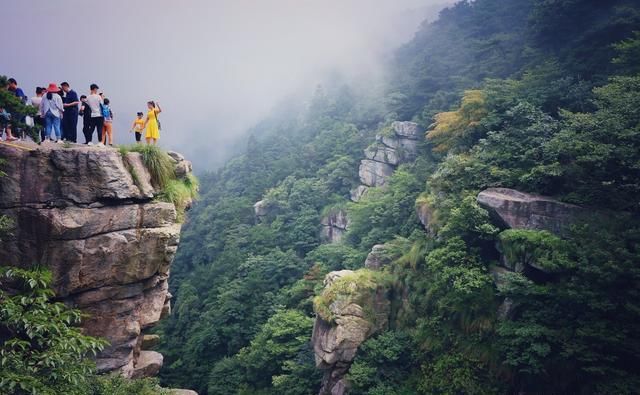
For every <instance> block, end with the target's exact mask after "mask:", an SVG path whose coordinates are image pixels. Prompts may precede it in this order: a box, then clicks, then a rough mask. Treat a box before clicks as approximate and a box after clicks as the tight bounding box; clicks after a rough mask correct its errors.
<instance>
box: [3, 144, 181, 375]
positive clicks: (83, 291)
mask: <svg viewBox="0 0 640 395" xmlns="http://www.w3.org/2000/svg"><path fill="white" fill-rule="evenodd" d="M24 148H25V149H18V148H13V147H9V146H6V145H0V157H2V158H4V159H5V160H6V164H5V165H4V167H3V170H4V171H5V172H6V173H7V175H6V176H5V177H0V214H3V215H7V216H8V217H10V218H12V219H13V221H14V223H15V225H16V226H15V229H14V230H13V231H12V236H11V237H10V238H7V239H6V240H3V245H2V248H1V249H0V262H2V263H1V264H4V265H11V266H19V267H28V266H31V265H42V266H46V267H48V268H49V269H50V270H51V272H52V274H53V287H54V291H55V293H56V296H58V297H59V298H61V299H62V300H64V301H65V302H67V303H69V304H70V305H72V306H75V307H77V308H79V309H81V310H82V311H83V312H84V313H87V314H88V315H89V317H88V318H87V319H85V320H84V321H83V323H82V325H83V327H84V330H85V332H86V333H87V334H89V335H92V336H98V337H103V338H106V339H107V340H108V341H109V342H110V345H109V346H108V347H107V348H106V349H105V350H104V351H103V352H101V353H100V354H99V355H98V356H97V359H96V363H97V367H98V371H100V372H107V371H114V370H120V371H121V372H122V373H123V374H124V375H125V376H131V375H133V374H136V375H138V374H142V373H144V372H148V371H149V369H150V368H144V369H143V370H140V369H138V370H137V371H136V369H137V368H136V366H142V365H141V363H140V362H139V361H138V360H139V357H138V356H139V355H141V354H140V345H141V344H142V336H143V331H144V330H145V329H146V328H149V327H150V326H152V325H153V324H155V323H156V322H157V321H158V320H159V319H160V317H161V316H162V314H163V311H165V310H166V306H167V304H168V299H169V297H170V295H169V293H168V277H169V268H170V265H171V262H172V261H173V257H174V255H175V253H176V249H177V246H178V241H179V236H180V224H178V223H177V220H176V209H175V207H174V206H173V204H171V203H160V202H154V201H153V200H152V198H153V195H154V193H155V191H154V190H153V187H152V186H151V183H150V179H151V177H150V175H149V172H148V171H147V169H146V168H145V167H144V165H143V163H142V160H141V158H140V156H139V154H136V153H128V154H126V156H125V157H124V158H123V157H122V156H121V155H120V153H119V152H118V151H117V150H114V149H111V148H97V147H86V146H74V147H73V148H63V147H62V146H58V145H55V146H36V145H29V144H26V143H25V144H24ZM28 149H32V150H31V151H29V150H28ZM132 169H133V171H132ZM132 173H135V176H132ZM144 355H146V356H149V354H144ZM157 359H158V358H157V357H155V360H156V362H157ZM136 372H137V373H136ZM141 372H142V373H141Z"/></svg>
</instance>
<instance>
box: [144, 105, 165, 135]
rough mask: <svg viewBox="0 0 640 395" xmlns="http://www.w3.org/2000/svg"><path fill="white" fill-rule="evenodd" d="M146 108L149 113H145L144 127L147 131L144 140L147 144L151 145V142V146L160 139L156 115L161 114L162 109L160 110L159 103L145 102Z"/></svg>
mask: <svg viewBox="0 0 640 395" xmlns="http://www.w3.org/2000/svg"><path fill="white" fill-rule="evenodd" d="M147 107H148V108H149V112H148V113H147V119H145V120H144V127H145V128H146V129H147V132H146V133H145V135H144V138H145V139H146V140H147V144H151V141H153V144H157V143H158V139H159V138H160V126H159V124H158V114H160V113H161V112H162V109H161V108H160V103H154V102H153V101H149V102H147Z"/></svg>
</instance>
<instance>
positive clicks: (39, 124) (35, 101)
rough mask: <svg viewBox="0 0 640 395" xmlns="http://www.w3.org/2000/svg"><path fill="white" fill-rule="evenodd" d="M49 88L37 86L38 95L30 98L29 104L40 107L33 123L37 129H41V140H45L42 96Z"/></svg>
mask: <svg viewBox="0 0 640 395" xmlns="http://www.w3.org/2000/svg"><path fill="white" fill-rule="evenodd" d="M46 91H47V90H46V89H45V88H41V87H37V88H36V95H35V96H33V97H32V98H30V99H29V101H28V102H27V104H28V105H30V106H33V107H35V108H37V109H38V113H37V114H36V115H35V116H34V117H33V123H34V125H35V127H36V129H39V131H40V142H41V143H42V142H43V141H44V137H45V136H44V116H43V114H42V113H41V112H40V104H41V103H42V96H44V94H45V92H46Z"/></svg>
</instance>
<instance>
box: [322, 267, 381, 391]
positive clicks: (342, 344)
mask: <svg viewBox="0 0 640 395" xmlns="http://www.w3.org/2000/svg"><path fill="white" fill-rule="evenodd" d="M352 274H354V272H353V271H352V270H340V271H335V272H331V273H329V274H327V275H326V276H325V279H324V286H325V287H330V286H331V285H332V284H333V283H334V282H335V281H337V280H338V279H340V278H343V277H345V276H350V275H352ZM389 305H390V304H389V300H388V299H387V296H386V291H384V290H383V289H379V290H378V291H376V293H375V296H374V302H373V305H372V306H367V307H368V308H371V309H372V310H374V311H373V313H374V314H375V315H374V316H373V317H367V315H366V314H365V313H364V311H363V307H362V306H360V305H358V304H356V303H355V302H354V300H352V298H350V297H337V298H335V301H333V302H332V303H331V305H330V306H329V309H330V310H331V314H332V316H333V317H335V319H333V322H327V321H325V320H324V319H322V318H321V317H320V316H316V320H315V323H314V327H313V335H312V337H311V342H312V344H313V349H314V353H315V360H316V366H317V367H318V368H320V369H322V370H324V371H325V373H324V376H323V380H322V388H321V389H320V394H321V395H324V394H334V393H335V394H341V393H344V391H345V389H346V387H347V386H346V383H345V382H344V381H343V378H344V376H345V374H346V373H347V371H348V370H349V367H350V366H351V362H352V361H353V359H354V358H355V356H356V352H357V350H358V347H359V346H360V344H362V342H364V341H365V340H366V339H367V338H368V337H369V336H371V335H373V334H374V333H376V332H378V331H380V330H383V329H384V328H385V327H386V325H387V321H388V315H389V311H390V308H389Z"/></svg>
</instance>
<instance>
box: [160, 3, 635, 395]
mask: <svg viewBox="0 0 640 395" xmlns="http://www.w3.org/2000/svg"><path fill="white" fill-rule="evenodd" d="M639 31H640V5H639V4H638V3H637V2H636V1H633V0H613V1H593V0H562V1H557V0H476V1H461V2H458V3H457V4H455V5H453V6H451V7H450V8H448V9H445V10H443V11H442V12H441V14H440V16H439V19H437V20H436V21H434V22H429V23H424V24H423V25H422V26H421V27H420V29H419V31H418V32H417V33H416V35H415V37H414V38H413V40H411V41H410V42H409V43H407V44H406V45H404V46H402V47H401V48H399V49H398V50H397V51H396V53H395V57H394V60H393V62H392V64H391V65H389V68H390V78H389V81H388V83H387V86H386V87H385V92H384V94H381V95H379V96H375V97H371V95H369V94H367V92H365V91H363V90H361V89H359V88H357V87H354V86H350V85H348V84H342V83H337V82H336V83H331V84H325V85H323V86H322V87H318V88H317V89H316V91H315V92H314V94H313V96H312V97H311V98H310V99H309V101H308V102H306V103H300V102H296V103H287V104H286V106H283V109H282V110H281V111H276V112H275V113H274V115H273V116H272V117H270V118H268V119H266V120H264V121H263V122H261V123H260V124H258V125H256V126H255V127H254V128H253V130H252V131H251V132H252V135H251V137H250V138H249V139H248V141H247V144H246V150H245V153H244V154H243V155H240V156H238V157H237V158H235V159H233V160H231V161H230V162H229V163H228V164H227V165H226V166H224V167H223V168H222V169H220V170H219V171H217V172H215V173H209V174H206V175H204V176H203V177H202V178H201V199H200V201H199V202H198V203H197V204H196V205H195V207H194V208H193V209H192V211H191V212H190V213H189V214H188V221H187V224H186V225H185V228H184V232H183V237H182V241H181V245H180V248H179V250H178V255H177V258H176V261H175V263H174V265H173V269H172V273H171V276H172V277H171V282H172V284H171V288H172V293H173V295H174V306H173V315H172V316H171V317H170V318H168V319H167V320H166V321H165V322H164V323H163V324H162V325H161V327H160V328H158V332H159V333H160V334H161V338H162V344H161V350H160V351H161V352H162V353H163V354H164V356H165V365H164V368H163V370H162V371H161V377H160V378H161V381H162V384H163V385H167V386H174V387H185V388H193V389H195V390H197V391H198V392H199V393H201V394H210V395H213V394H276V393H277V394H292V395H294V394H295V395H299V394H312V393H317V391H318V388H319V385H320V379H321V372H320V371H318V370H317V369H316V368H315V366H314V355H313V350H312V348H311V346H310V336H311V332H312V326H313V322H314V310H313V299H314V297H315V296H316V295H318V294H319V293H320V292H321V290H322V287H323V285H322V281H323V278H324V276H325V274H327V273H328V272H330V271H334V270H340V269H345V268H346V269H354V270H355V269H359V268H362V266H363V263H364V260H365V258H366V256H367V253H368V252H369V251H370V250H371V248H372V246H373V245H375V244H381V243H387V244H388V245H390V246H393V249H394V262H393V263H392V264H391V265H389V266H387V267H385V268H384V270H383V277H384V279H383V280H380V281H384V283H385V284H386V285H385V286H387V287H389V288H390V289H391V290H392V291H393V293H394V294H396V295H405V296H404V297H402V298H400V297H398V300H396V301H395V303H394V305H393V310H394V313H393V314H392V317H393V318H392V319H391V321H390V322H389V324H388V330H386V331H383V332H382V333H379V334H378V335H376V336H374V337H372V338H370V339H368V340H367V341H366V342H365V343H364V344H363V345H362V347H361V349H360V350H359V351H358V354H357V356H356V359H355V361H354V363H353V365H352V366H351V369H350V371H349V373H348V380H349V382H350V383H351V389H350V393H352V394H385V395H390V394H485V393H486V394H495V393H505V394H507V393H584V394H590V393H616V394H626V393H628V394H631V393H636V392H637V388H638V386H640V359H639V355H640V342H639V338H638V333H640V295H639V290H640V267H639V266H638V263H639V262H640V259H639V258H640V221H638V214H639V213H640V205H639V202H638V196H640V111H638V108H640V33H639ZM396 120H400V121H405V120H407V121H408V120H413V121H415V122H417V123H418V124H419V125H421V126H422V128H423V129H424V130H425V131H426V136H425V138H424V140H423V141H421V142H420V145H419V155H418V156H417V158H416V159H415V161H411V162H409V163H405V164H403V165H401V166H400V167H399V168H398V169H397V170H396V171H395V173H394V174H393V175H392V176H391V177H390V179H389V182H388V184H387V185H385V187H383V188H377V189H374V190H371V191H370V193H368V194H367V195H366V196H365V197H364V198H363V199H362V200H361V201H359V202H358V203H354V202H351V201H350V191H351V190H352V189H353V188H354V187H356V186H357V185H358V183H359V182H358V164H359V161H360V159H362V158H363V150H364V149H365V148H367V146H369V145H370V144H371V143H372V142H373V141H374V138H375V135H376V134H377V133H380V132H381V131H383V130H385V128H387V127H388V126H389V125H390V124H391V122H393V121H396ZM487 187H509V188H514V189H518V190H520V191H523V192H531V193H539V194H544V195H548V196H552V197H554V198H556V199H559V200H561V201H564V202H568V203H573V204H579V205H581V206H584V207H588V208H589V210H590V211H591V212H593V216H591V217H590V218H588V219H586V220H585V221H584V222H583V223H580V224H579V225H576V226H573V227H572V228H571V230H570V231H569V232H568V233H567V234H566V235H563V236H562V237H559V236H556V235H553V234H551V233H548V232H544V231H518V230H503V229H501V228H499V227H497V226H496V225H495V224H494V223H493V222H492V221H491V220H490V218H489V216H488V213H487V211H486V210H484V209H482V208H481V207H479V206H478V204H477V203H476V196H477V194H478V192H480V191H481V190H483V189H485V188H487ZM260 200H264V201H266V202H268V205H269V210H268V214H267V215H265V216H264V217H261V218H260V219H257V218H256V216H255V214H254V207H253V205H254V203H256V202H258V201H260ZM416 202H423V203H425V202H426V203H428V205H429V206H430V207H431V209H432V210H433V212H435V213H436V214H437V215H435V216H434V217H435V220H434V221H433V224H432V225H433V229H432V231H431V232H425V230H424V229H423V227H422V225H421V224H420V222H419V220H418V217H417V214H416V210H415V207H416ZM336 209H345V210H346V211H347V212H348V215H349V218H350V221H351V224H350V227H349V230H348V232H347V234H346V236H345V237H344V238H343V240H342V242H340V243H333V244H326V243H322V240H321V237H320V229H321V218H322V217H323V216H324V215H325V214H327V213H328V212H330V211H331V210H336ZM498 242H499V243H500V245H501V246H503V247H502V248H503V249H504V250H505V251H504V253H505V254H509V255H510V256H511V257H512V259H513V260H515V261H519V260H526V259H530V258H531V256H534V257H536V259H537V260H538V262H539V264H540V265H543V266H544V267H545V268H546V269H547V270H548V271H550V272H553V273H555V274H556V275H554V276H553V277H552V279H551V280H550V279H546V280H540V281H533V280H531V279H530V278H528V277H526V276H524V275H523V274H522V273H516V272H514V273H510V274H509V276H508V278H507V279H506V281H504V282H503V283H501V284H499V285H496V284H495V283H494V281H493V280H492V277H491V274H490V272H489V268H490V267H491V266H492V265H493V264H494V263H495V261H496V259H497V252H496V247H495V246H496V243H498ZM506 298H508V299H509V300H510V301H511V302H512V303H513V305H514V306H517V307H516V308H515V309H514V310H513V311H512V313H511V314H510V317H509V319H504V318H503V317H502V318H501V317H500V314H499V313H498V311H499V306H500V304H501V303H502V301H504V300H505V299H506Z"/></svg>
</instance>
